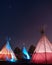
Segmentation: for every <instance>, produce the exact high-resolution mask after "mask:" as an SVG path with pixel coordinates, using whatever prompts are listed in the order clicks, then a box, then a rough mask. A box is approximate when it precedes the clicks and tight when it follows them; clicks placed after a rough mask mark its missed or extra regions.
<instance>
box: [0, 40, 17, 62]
mask: <svg viewBox="0 0 52 65" xmlns="http://www.w3.org/2000/svg"><path fill="white" fill-rule="evenodd" d="M0 60H3V61H11V62H15V61H17V58H16V56H15V54H14V52H13V50H12V49H11V46H10V44H9V41H7V43H6V45H5V46H4V47H3V48H2V50H1V51H0Z"/></svg>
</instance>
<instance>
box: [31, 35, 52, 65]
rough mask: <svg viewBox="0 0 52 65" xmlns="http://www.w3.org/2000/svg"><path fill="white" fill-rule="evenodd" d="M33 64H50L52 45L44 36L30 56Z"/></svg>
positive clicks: (51, 61)
mask: <svg viewBox="0 0 52 65" xmlns="http://www.w3.org/2000/svg"><path fill="white" fill-rule="evenodd" d="M32 62H33V63H47V64H52V45H51V43H50V41H49V40H48V39H47V37H46V36H45V35H43V36H42V38H41V39H40V40H39V42H38V44H37V46H36V49H35V51H34V53H33V55H32Z"/></svg>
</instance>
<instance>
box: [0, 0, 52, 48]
mask: <svg viewBox="0 0 52 65" xmlns="http://www.w3.org/2000/svg"><path fill="white" fill-rule="evenodd" d="M42 24H46V25H47V28H46V34H47V37H48V38H49V40H50V41H51V42H52V1H47V0H46V1H45V0H0V48H1V47H2V46H3V45H4V44H5V43H4V41H5V39H6V37H7V36H9V37H11V46H12V48H13V49H14V48H15V47H16V46H20V48H21V47H22V46H23V43H25V46H26V47H27V49H28V48H29V46H30V45H31V44H34V45H35V44H37V42H38V40H39V38H40V36H41V35H40V32H39V29H40V26H41V25H42Z"/></svg>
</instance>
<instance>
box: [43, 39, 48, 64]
mask: <svg viewBox="0 0 52 65" xmlns="http://www.w3.org/2000/svg"><path fill="white" fill-rule="evenodd" d="M45 41H46V40H44V48H45V61H46V64H47V55H46V45H45Z"/></svg>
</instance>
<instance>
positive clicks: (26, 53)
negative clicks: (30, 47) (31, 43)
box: [22, 47, 30, 60]
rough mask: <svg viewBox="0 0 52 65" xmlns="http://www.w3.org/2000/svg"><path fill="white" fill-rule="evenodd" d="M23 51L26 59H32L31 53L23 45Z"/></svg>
mask: <svg viewBox="0 0 52 65" xmlns="http://www.w3.org/2000/svg"><path fill="white" fill-rule="evenodd" d="M22 53H23V58H24V59H28V60H29V59H30V56H29V54H28V52H27V50H26V48H25V47H23V49H22Z"/></svg>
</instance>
